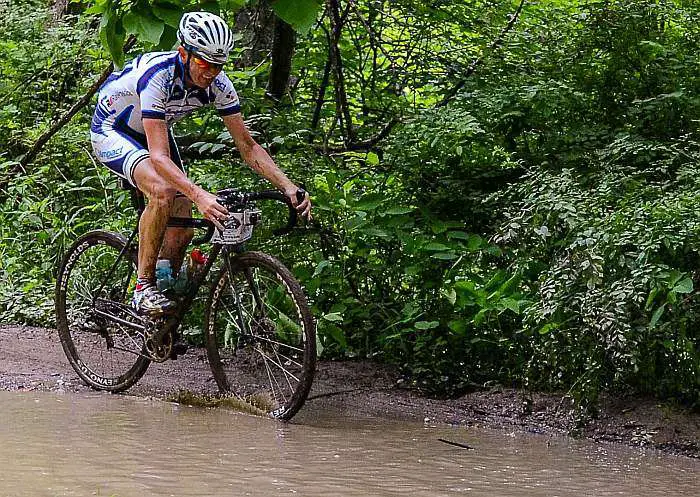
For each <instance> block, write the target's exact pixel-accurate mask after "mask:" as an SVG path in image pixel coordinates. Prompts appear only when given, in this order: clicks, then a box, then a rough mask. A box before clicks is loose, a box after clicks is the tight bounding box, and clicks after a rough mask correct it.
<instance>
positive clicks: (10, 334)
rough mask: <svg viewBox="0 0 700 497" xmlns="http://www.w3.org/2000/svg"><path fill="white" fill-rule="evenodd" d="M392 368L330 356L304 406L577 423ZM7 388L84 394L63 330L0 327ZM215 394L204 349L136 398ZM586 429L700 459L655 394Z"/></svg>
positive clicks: (551, 405) (692, 426)
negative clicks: (430, 388)
mask: <svg viewBox="0 0 700 497" xmlns="http://www.w3.org/2000/svg"><path fill="white" fill-rule="evenodd" d="M397 378H398V375H397V374H396V372H395V371H393V370H392V369H391V368H389V367H386V366H382V365H378V364H376V363H373V362H369V361H340V362H334V361H323V362H321V363H320V364H319V368H318V373H317V376H316V378H315V380H314V386H313V389H312V391H311V395H310V397H309V400H308V401H307V405H306V406H305V408H304V409H314V408H317V409H318V408H325V409H334V410H342V411H343V412H345V413H348V414H350V415H357V416H376V417H383V418H391V419H405V420H412V421H425V420H426V418H427V419H428V421H429V422H431V423H451V424H462V425H470V426H471V425H479V426H485V427H490V428H502V429H510V430H513V429H515V430H521V431H529V432H534V433H541V434H543V435H555V434H557V435H559V434H566V433H570V432H571V431H572V429H573V427H574V426H575V423H574V419H573V416H572V414H571V412H570V411H569V409H568V407H569V406H568V405H567V404H566V403H565V402H562V399H561V396H559V395H551V394H538V393H529V392H522V391H517V390H512V389H504V388H493V389H490V390H488V391H481V392H475V393H471V394H467V395H464V396H462V397H460V398H458V399H450V400H436V399H429V398H425V397H421V396H419V395H418V394H416V393H415V392H413V391H410V390H406V389H403V388H400V387H399V386H398V383H397ZM0 389H3V390H18V391H27V390H46V391H70V392H85V391H88V390H89V388H88V387H86V386H85V385H84V384H83V383H82V382H81V381H80V379H79V378H78V376H77V375H76V374H75V372H74V371H73V369H72V368H71V367H70V365H69V364H68V361H67V359H66V358H65V355H64V354H63V350H62V348H61V345H60V343H59V340H58V336H57V332H56V331H55V330H51V329H45V328H32V327H26V326H0ZM182 389H185V390H190V391H192V392H195V393H214V392H215V391H216V385H215V384H214V381H213V378H212V376H211V373H210V371H209V366H208V364H207V362H206V358H205V355H204V350H203V349H196V348H195V349H192V350H190V351H189V352H188V353H187V355H185V356H184V357H181V358H179V359H178V360H177V361H170V362H166V363H164V364H152V365H151V367H150V368H149V369H148V372H147V373H146V375H145V376H144V377H143V378H142V379H141V381H140V382H139V383H138V384H137V385H136V386H134V387H133V388H132V389H131V390H129V392H128V393H129V394H130V395H137V396H154V397H158V398H165V397H166V396H168V395H170V394H173V393H176V392H178V391H179V390H182ZM580 434H581V435H582V436H584V437H586V438H590V439H593V440H598V441H601V442H615V443H622V444H627V445H642V446H647V447H651V448H656V449H659V450H662V451H664V452H666V453H671V454H679V455H685V456H689V457H695V458H700V414H697V413H691V412H686V411H683V410H680V409H675V408H671V407H669V406H664V405H660V404H658V402H656V401H654V400H651V399H640V398H628V399H612V398H610V399H604V400H603V402H602V404H601V409H600V414H599V416H598V418H597V419H595V420H593V421H591V422H590V423H589V424H588V425H587V426H586V427H584V428H583V429H582V430H581V431H580Z"/></svg>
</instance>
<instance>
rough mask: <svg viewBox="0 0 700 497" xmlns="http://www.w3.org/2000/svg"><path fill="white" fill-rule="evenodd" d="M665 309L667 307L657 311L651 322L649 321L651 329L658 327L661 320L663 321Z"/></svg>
mask: <svg viewBox="0 0 700 497" xmlns="http://www.w3.org/2000/svg"><path fill="white" fill-rule="evenodd" d="M665 309H666V307H665V306H663V305H662V306H661V307H659V308H658V309H656V311H654V314H653V315H652V316H651V321H649V328H654V327H655V326H656V323H658V322H659V319H661V316H662V315H663V313H664V310H665Z"/></svg>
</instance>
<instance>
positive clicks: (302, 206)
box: [284, 186, 313, 221]
mask: <svg viewBox="0 0 700 497" xmlns="http://www.w3.org/2000/svg"><path fill="white" fill-rule="evenodd" d="M298 190H299V187H297V186H292V187H290V188H287V189H286V190H285V191H284V194H285V195H286V196H287V197H289V200H291V201H292V206H293V207H294V208H295V209H296V210H297V212H298V213H300V214H301V215H302V216H303V217H305V218H306V220H307V221H311V220H312V219H313V218H312V217H311V199H309V192H304V199H303V200H302V201H301V202H299V199H298V198H297V191H298Z"/></svg>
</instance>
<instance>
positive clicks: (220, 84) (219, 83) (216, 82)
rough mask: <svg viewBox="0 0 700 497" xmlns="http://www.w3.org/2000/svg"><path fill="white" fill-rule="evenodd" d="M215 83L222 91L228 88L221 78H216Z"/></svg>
mask: <svg viewBox="0 0 700 497" xmlns="http://www.w3.org/2000/svg"><path fill="white" fill-rule="evenodd" d="M214 84H215V85H216V87H217V88H218V89H219V90H220V91H225V90H226V85H225V84H224V82H223V81H221V80H220V79H219V78H216V79H215V80H214Z"/></svg>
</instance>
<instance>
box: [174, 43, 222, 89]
mask: <svg viewBox="0 0 700 497" xmlns="http://www.w3.org/2000/svg"><path fill="white" fill-rule="evenodd" d="M179 52H180V57H181V58H182V61H183V63H187V52H186V51H185V49H183V48H182V47H180V50H179ZM189 59H190V79H191V80H192V83H194V84H195V85H196V86H198V87H200V88H208V87H209V85H210V84H211V83H212V81H214V78H215V77H216V76H217V75H218V74H219V73H220V72H221V69H222V66H223V65H222V64H211V63H209V62H207V61H206V60H204V59H202V58H200V57H197V56H196V55H195V54H190V57H189Z"/></svg>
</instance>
